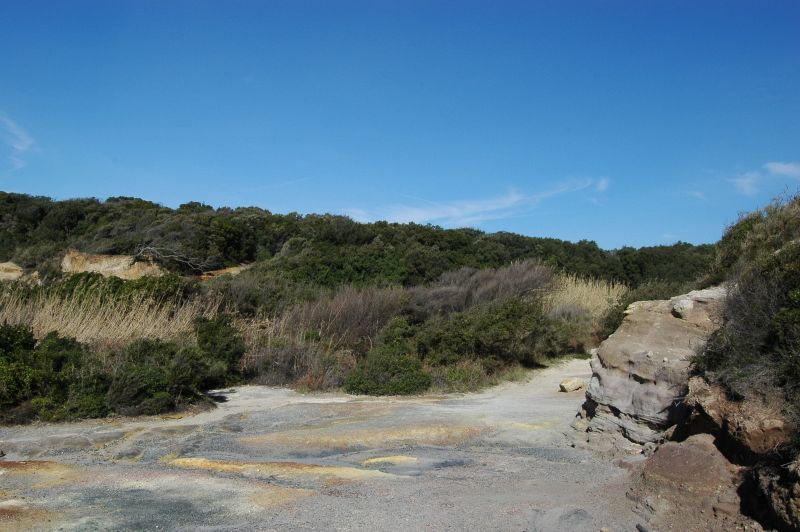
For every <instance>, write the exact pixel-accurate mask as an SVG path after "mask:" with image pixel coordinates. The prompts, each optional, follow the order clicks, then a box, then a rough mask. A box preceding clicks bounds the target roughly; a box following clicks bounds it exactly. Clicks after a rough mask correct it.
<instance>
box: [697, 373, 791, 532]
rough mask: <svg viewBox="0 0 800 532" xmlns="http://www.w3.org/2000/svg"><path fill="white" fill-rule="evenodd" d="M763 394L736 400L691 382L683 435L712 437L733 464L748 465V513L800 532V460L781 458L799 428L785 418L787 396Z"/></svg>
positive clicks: (745, 488) (709, 386) (716, 388)
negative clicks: (702, 434)
mask: <svg viewBox="0 0 800 532" xmlns="http://www.w3.org/2000/svg"><path fill="white" fill-rule="evenodd" d="M764 392H765V393H764V397H761V398H756V397H751V398H749V399H747V400H741V401H734V400H732V399H731V398H730V397H728V395H727V394H726V393H725V390H723V389H722V387H720V386H719V385H717V384H711V383H708V382H707V381H706V380H705V379H703V378H702V377H692V378H690V379H689V393H688V395H687V396H686V400H685V404H686V406H687V407H688V408H689V409H690V416H689V419H688V420H687V423H686V424H685V425H686V426H685V428H684V432H689V433H692V432H695V433H698V432H699V433H707V434H710V435H713V437H714V440H715V443H716V445H717V447H718V448H719V449H721V450H722V451H723V452H724V454H725V455H726V456H727V457H728V458H729V459H731V460H732V461H734V462H735V463H738V464H743V465H745V466H746V467H745V468H744V475H743V479H742V484H741V486H742V491H744V492H746V493H747V495H748V497H747V500H746V501H745V502H746V503H747V504H746V505H745V509H746V510H747V511H748V513H750V514H751V515H754V516H757V517H758V518H759V520H760V521H762V522H763V523H765V524H767V525H768V526H769V527H771V528H776V529H778V530H800V475H798V473H799V472H800V471H799V470H800V457H796V458H795V460H794V461H792V462H790V463H788V464H787V463H786V462H787V461H789V458H786V457H784V456H783V455H784V454H785V453H784V451H785V450H786V449H788V448H789V445H790V444H791V440H792V437H793V434H794V433H795V431H796V427H795V426H794V425H792V423H790V422H789V421H788V420H787V419H786V417H785V416H784V414H783V411H784V406H785V401H784V398H783V394H782V393H780V392H779V391H778V390H773V391H772V392H773V393H771V394H770V393H769V390H764Z"/></svg>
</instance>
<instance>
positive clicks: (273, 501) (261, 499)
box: [251, 486, 317, 508]
mask: <svg viewBox="0 0 800 532" xmlns="http://www.w3.org/2000/svg"><path fill="white" fill-rule="evenodd" d="M316 493H317V492H315V491H313V490H306V489H301V488H284V487H281V486H273V487H270V488H269V489H265V490H263V491H261V492H259V493H256V494H255V495H253V496H252V498H251V500H252V501H253V502H254V503H255V504H257V505H258V506H260V507H262V508H274V507H275V506H283V505H284V504H289V503H291V502H294V501H296V500H299V499H303V498H305V497H310V496H312V495H316Z"/></svg>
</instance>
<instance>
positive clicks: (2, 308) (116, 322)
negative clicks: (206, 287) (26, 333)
mask: <svg viewBox="0 0 800 532" xmlns="http://www.w3.org/2000/svg"><path fill="white" fill-rule="evenodd" d="M219 307H220V303H219V301H216V300H203V299H199V298H195V299H191V300H189V301H186V302H183V303H180V302H177V301H173V300H154V299H153V298H152V297H150V296H146V295H141V296H137V295H135V296H132V297H128V298H114V297H109V296H108V295H106V294H103V293H100V292H97V293H94V294H88V295H85V296H83V297H76V296H66V297H65V296H63V295H60V294H55V293H48V292H44V291H43V292H40V293H38V294H35V295H32V296H28V297H24V296H23V295H22V294H21V293H20V292H19V291H16V290H4V291H2V292H0V323H8V324H10V325H26V326H28V327H31V329H33V333H34V335H35V336H36V337H38V338H41V337H42V336H44V335H45V334H47V333H49V332H52V331H55V332H57V333H58V334H60V335H62V336H68V337H72V338H75V339H77V340H78V341H80V342H84V343H89V344H105V345H112V346H113V345H123V344H126V343H129V342H131V341H133V340H136V339H139V338H152V339H159V340H174V339H176V338H179V337H181V336H183V335H185V334H187V333H189V332H191V330H192V326H193V322H194V320H195V319H196V318H198V317H201V316H202V317H206V318H211V317H213V316H214V315H216V313H217V311H218V310H219Z"/></svg>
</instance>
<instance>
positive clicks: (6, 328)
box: [0, 325, 36, 361]
mask: <svg viewBox="0 0 800 532" xmlns="http://www.w3.org/2000/svg"><path fill="white" fill-rule="evenodd" d="M35 345H36V340H35V339H34V338H33V331H31V329H30V328H28V327H24V326H22V325H16V326H15V325H2V326H0V359H3V358H4V359H6V360H8V361H12V360H17V359H18V358H19V357H20V355H21V354H22V353H27V352H28V351H30V350H32V349H33V348H34V346H35Z"/></svg>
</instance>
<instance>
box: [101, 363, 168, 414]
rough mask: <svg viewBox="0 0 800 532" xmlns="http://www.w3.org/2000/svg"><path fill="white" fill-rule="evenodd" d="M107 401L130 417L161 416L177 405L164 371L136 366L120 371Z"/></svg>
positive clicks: (127, 366)
mask: <svg viewBox="0 0 800 532" xmlns="http://www.w3.org/2000/svg"><path fill="white" fill-rule="evenodd" d="M106 402H107V404H108V406H109V407H110V408H111V409H112V410H114V411H115V412H118V413H120V414H123V415H127V416H135V415H142V414H145V415H147V414H158V413H160V412H164V411H166V410H170V409H172V408H173V407H174V406H175V402H174V399H173V397H172V394H171V393H170V386H169V380H168V378H167V373H166V372H165V371H163V370H162V369H160V368H156V367H149V366H143V365H133V364H127V365H125V366H122V367H121V368H119V370H117V373H116V375H115V376H114V380H113V381H112V382H111V386H110V387H109V388H108V392H107V393H106Z"/></svg>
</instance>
